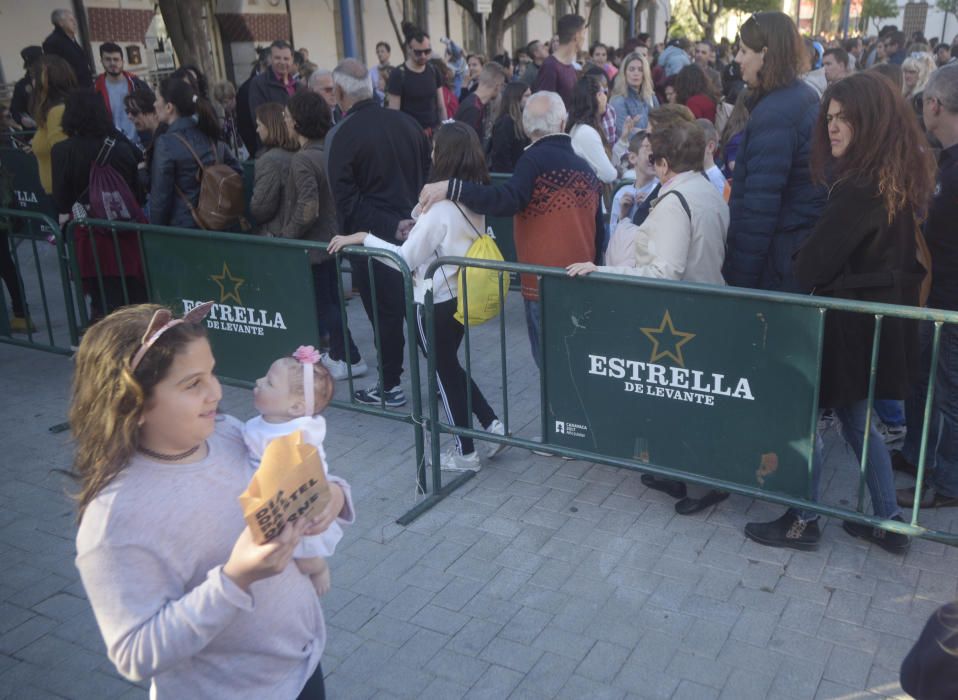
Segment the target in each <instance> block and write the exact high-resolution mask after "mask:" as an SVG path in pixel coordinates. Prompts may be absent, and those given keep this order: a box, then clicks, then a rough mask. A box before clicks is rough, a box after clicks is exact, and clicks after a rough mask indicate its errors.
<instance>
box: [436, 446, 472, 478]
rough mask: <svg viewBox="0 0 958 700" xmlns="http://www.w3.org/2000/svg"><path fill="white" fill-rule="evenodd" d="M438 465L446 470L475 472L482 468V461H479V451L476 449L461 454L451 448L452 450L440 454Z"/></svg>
mask: <svg viewBox="0 0 958 700" xmlns="http://www.w3.org/2000/svg"><path fill="white" fill-rule="evenodd" d="M439 466H440V467H441V468H442V469H443V470H445V471H447V472H477V471H479V470H480V469H482V462H480V461H479V452H478V451H476V450H473V451H472V452H471V453H470V454H467V455H461V454H459V453H458V452H456V450H455V448H453V449H452V451H450V452H444V453H443V454H442V456H441V457H440V459H439Z"/></svg>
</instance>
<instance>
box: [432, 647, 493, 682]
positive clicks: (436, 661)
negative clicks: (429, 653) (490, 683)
mask: <svg viewBox="0 0 958 700" xmlns="http://www.w3.org/2000/svg"><path fill="white" fill-rule="evenodd" d="M488 668H489V664H488V663H486V662H485V661H480V660H479V659H477V658H476V657H475V656H473V655H471V654H468V655H467V654H460V653H458V652H455V651H451V650H449V649H440V650H439V653H437V654H436V655H435V656H434V657H432V660H431V661H430V662H429V663H428V664H427V665H426V670H428V671H430V672H432V673H434V674H435V675H437V676H440V677H442V678H445V679H447V680H451V681H454V682H456V683H458V684H460V685H463V686H465V687H466V688H471V687H472V686H473V685H474V684H475V683H476V681H478V680H479V679H480V678H481V677H482V674H484V673H485V672H486V669H488Z"/></svg>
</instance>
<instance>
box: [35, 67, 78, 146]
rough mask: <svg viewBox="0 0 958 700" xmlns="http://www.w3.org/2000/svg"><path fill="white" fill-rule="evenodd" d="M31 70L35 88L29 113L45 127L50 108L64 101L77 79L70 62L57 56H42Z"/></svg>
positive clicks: (75, 84)
mask: <svg viewBox="0 0 958 700" xmlns="http://www.w3.org/2000/svg"><path fill="white" fill-rule="evenodd" d="M32 71H33V79H34V84H35V85H36V89H35V91H34V93H33V100H32V103H31V106H30V113H31V114H32V115H33V118H34V119H36V121H37V124H38V125H39V126H40V127H41V128H46V125H47V115H48V114H49V113H50V110H51V109H52V108H53V107H56V106H57V105H59V104H63V103H64V102H66V99H67V94H68V93H69V92H70V91H71V90H72V89H73V88H75V87H76V86H77V79H76V75H75V74H74V73H73V68H71V67H70V64H69V63H67V62H66V61H64V60H63V59H62V58H60V57H59V56H53V55H47V56H43V57H42V58H41V59H40V60H38V61H37V62H36V63H35V64H34V65H33V68H32Z"/></svg>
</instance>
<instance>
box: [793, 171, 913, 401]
mask: <svg viewBox="0 0 958 700" xmlns="http://www.w3.org/2000/svg"><path fill="white" fill-rule="evenodd" d="M794 271H795V277H796V279H797V280H798V281H799V282H800V283H802V284H804V285H807V286H808V287H809V288H812V290H813V291H812V293H813V294H817V295H820V296H828V297H835V298H838V299H852V300H856V301H873V302H881V303H885V304H904V305H907V306H917V305H918V303H919V291H920V287H921V281H922V279H923V278H924V270H923V269H922V267H921V265H920V264H919V263H918V260H917V257H916V243H915V220H914V216H913V213H912V211H911V210H907V209H906V210H905V211H902V212H899V214H898V215H897V216H896V217H895V218H894V220H893V221H892V222H891V223H890V224H889V222H888V210H887V208H886V207H885V204H884V202H883V200H882V198H881V197H880V196H879V194H878V189H877V187H876V186H875V185H874V184H871V183H852V182H849V181H842V182H839V183H837V184H836V185H835V186H834V187H833V188H832V191H831V193H830V195H829V198H828V203H827V204H826V205H825V209H824V211H823V212H822V217H821V219H820V220H819V221H818V224H817V225H816V226H815V229H814V231H813V232H812V234H811V235H810V236H809V238H808V240H807V241H806V242H805V245H804V246H803V247H802V248H801V249H800V250H799V251H798V253H797V254H796V256H795V267H794ZM874 330H875V322H874V317H873V316H872V315H871V314H860V313H851V312H841V313H836V312H833V311H829V312H827V313H826V315H825V341H824V347H823V351H822V376H821V391H820V405H821V407H823V408H834V407H837V406H846V405H848V404H851V403H853V402H855V401H860V400H863V399H865V398H867V397H868V376H869V367H870V363H871V346H872V336H873V333H874ZM917 369H918V325H917V322H916V321H909V320H904V319H893V318H887V317H886V318H885V319H884V320H883V321H882V333H881V338H880V341H879V349H878V376H877V378H876V383H875V397H876V398H879V399H904V398H905V397H906V396H907V394H908V389H909V386H910V384H911V381H912V379H913V378H914V376H915V374H916V372H917Z"/></svg>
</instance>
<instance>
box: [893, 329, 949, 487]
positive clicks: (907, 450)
mask: <svg viewBox="0 0 958 700" xmlns="http://www.w3.org/2000/svg"><path fill="white" fill-rule="evenodd" d="M933 333H934V324H932V322H931V321H926V322H923V323H922V325H921V372H920V374H919V376H918V378H917V379H916V381H915V383H914V384H913V385H912V393H911V396H910V397H909V398H908V402H907V404H906V410H905V417H906V418H907V425H908V433H907V434H906V436H905V446H904V447H903V448H902V454H903V455H904V456H905V458H906V459H907V460H908V461H909V462H911V463H912V464H915V465H917V464H918V453H919V449H920V447H921V426H922V420H923V418H924V415H925V397H926V395H927V392H928V379H929V376H930V375H931V371H930V369H931V341H932V338H933ZM927 455H928V457H927V463H926V466H925V474H926V475H930V476H929V478H927V479H926V480H925V483H928V484H931V485H932V486H933V487H934V488H935V491H936V493H940V494H941V495H943V496H951V497H955V496H958V327H956V326H954V325H951V324H945V325H943V326H942V328H941V344H940V346H939V348H938V367H937V369H936V372H935V397H934V403H933V405H932V414H931V417H930V418H929V424H928V451H927Z"/></svg>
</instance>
